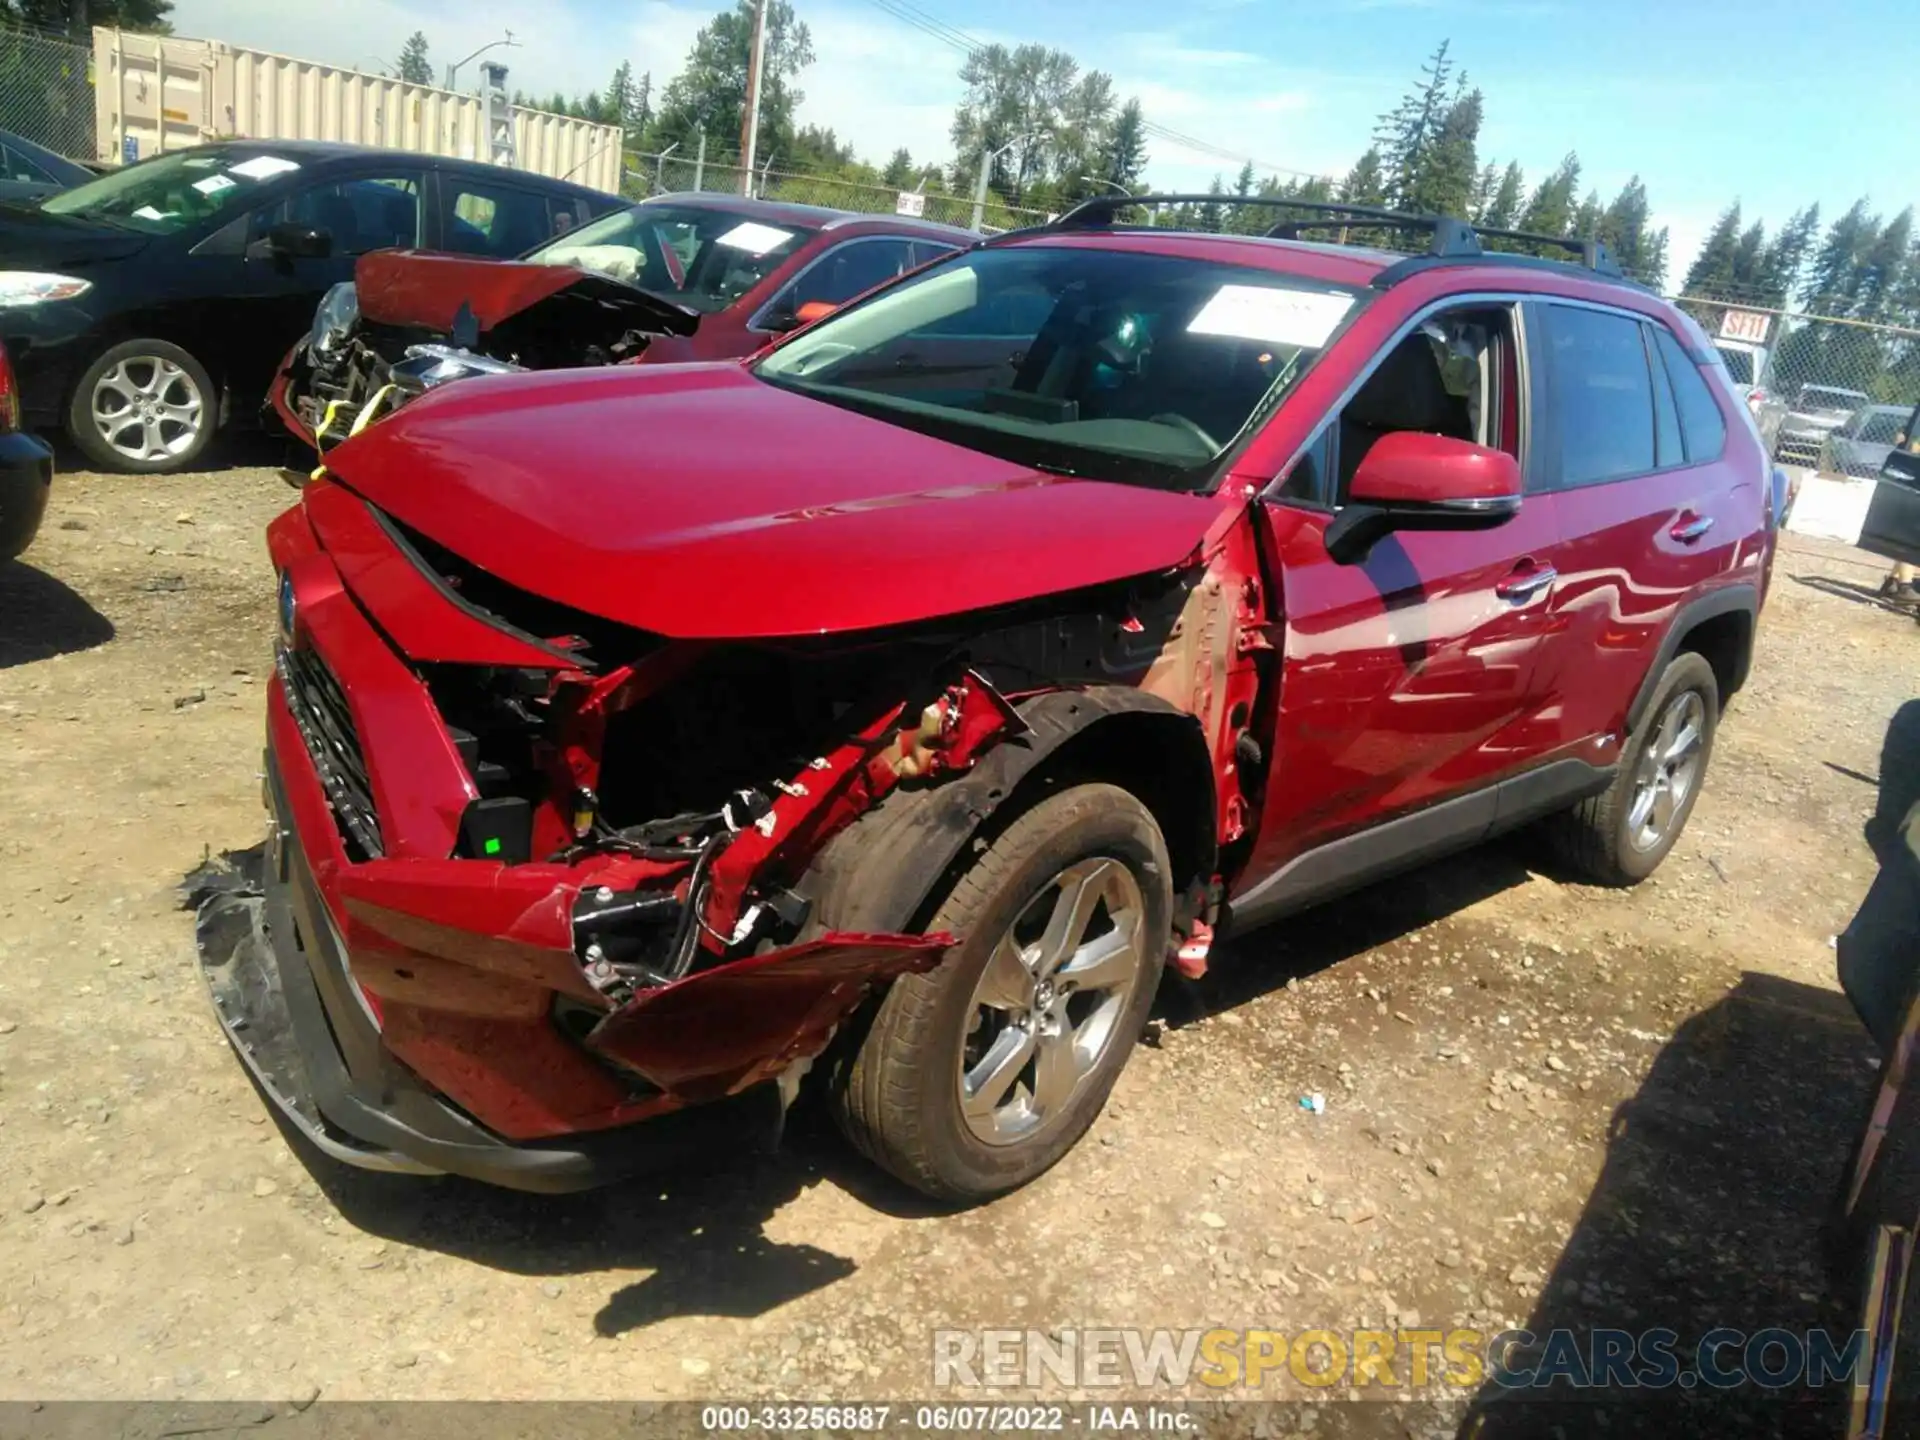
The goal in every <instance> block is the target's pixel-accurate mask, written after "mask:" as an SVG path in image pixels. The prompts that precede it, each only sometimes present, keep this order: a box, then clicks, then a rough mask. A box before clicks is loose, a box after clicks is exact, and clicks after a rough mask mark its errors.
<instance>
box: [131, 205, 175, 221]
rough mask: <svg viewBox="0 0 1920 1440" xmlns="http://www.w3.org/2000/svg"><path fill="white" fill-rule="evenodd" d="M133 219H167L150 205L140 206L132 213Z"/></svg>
mask: <svg viewBox="0 0 1920 1440" xmlns="http://www.w3.org/2000/svg"><path fill="white" fill-rule="evenodd" d="M133 218H134V219H136V220H164V219H166V218H167V217H166V216H164V215H162V214H161V213H160V212H159V211H158V210H156V209H154V208H153V207H152V206H151V205H142V206H141V207H140V208H139V209H138V210H136V211H134V212H133Z"/></svg>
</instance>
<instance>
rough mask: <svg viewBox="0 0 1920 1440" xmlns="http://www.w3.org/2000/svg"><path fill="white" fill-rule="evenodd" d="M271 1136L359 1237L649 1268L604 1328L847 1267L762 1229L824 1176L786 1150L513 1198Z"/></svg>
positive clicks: (490, 1262)
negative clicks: (384, 1169) (392, 1171)
mask: <svg viewBox="0 0 1920 1440" xmlns="http://www.w3.org/2000/svg"><path fill="white" fill-rule="evenodd" d="M275 1120H276V1123H277V1122H278V1116H277V1114H276V1115H275ZM281 1133H282V1134H283V1135H285V1136H287V1140H288V1144H289V1145H291V1146H293V1147H294V1149H295V1150H296V1152H297V1153H298V1154H299V1156H300V1158H301V1160H302V1162H303V1163H304V1164H305V1165H306V1167H307V1169H308V1171H309V1172H310V1173H311V1174H312V1175H313V1177H314V1179H315V1180H316V1181H317V1182H318V1183H319V1185H320V1188H321V1189H322V1190H324V1191H325V1192H326V1195H327V1198H328V1199H329V1200H331V1201H332V1202H333V1204H334V1205H335V1206H336V1207H337V1208H338V1209H339V1211H340V1213H341V1215H342V1216H344V1217H345V1218H346V1220H347V1221H348V1223H350V1224H352V1225H354V1226H355V1227H357V1228H358V1229H361V1230H364V1231H366V1232H367V1233H368V1234H371V1235H377V1236H379V1237H381V1238H382V1239H386V1240H391V1241H394V1242H395V1243H396V1244H400V1245H410V1246H417V1247H419V1248H420V1249H423V1250H437V1251H440V1252H441V1253H443V1254H447V1255H455V1256H458V1257H459V1258H461V1259H463V1260H471V1261H473V1262H474V1263H476V1264H480V1265H487V1266H491V1267H493V1268H494V1269H498V1270H507V1271H511V1272H513V1273H514V1274H518V1275H550V1276H554V1277H556V1278H560V1277H565V1276H568V1275H585V1276H590V1277H593V1278H591V1279H590V1280H589V1281H588V1283H590V1284H593V1285H596V1286H597V1285H599V1284H602V1283H604V1282H603V1281H602V1280H601V1279H600V1278H599V1273H598V1272H602V1271H608V1270H614V1271H619V1270H648V1271H651V1272H652V1273H651V1274H649V1275H647V1276H646V1277H645V1278H643V1279H639V1280H635V1281H634V1282H632V1283H631V1284H627V1285H623V1286H620V1287H619V1288H617V1289H615V1290H614V1291H613V1292H612V1293H611V1294H610V1295H609V1296H608V1297H607V1299H606V1302H605V1303H604V1304H603V1305H602V1306H601V1308H600V1310H599V1312H598V1314H596V1315H595V1316H594V1328H595V1329H596V1330H597V1331H598V1332H599V1333H600V1334H602V1335H619V1334H622V1333H624V1332H626V1331H629V1330H637V1329H642V1328H644V1327H646V1326H648V1325H652V1324H655V1323H657V1322H659V1321H661V1320H666V1319H670V1318H672V1317H674V1316H676V1315H716V1316H727V1317H731V1318H745V1317H750V1316H754V1315H760V1314H763V1313H765V1312H766V1311H768V1310H771V1309H772V1308H774V1307H775V1306H777V1305H784V1304H786V1303H787V1302H788V1301H790V1300H794V1299H797V1298H799V1297H800V1296H802V1295H806V1294H808V1293H810V1292H812V1291H814V1290H819V1289H821V1288H823V1287H825V1286H827V1285H831V1284H833V1283H834V1282H835V1281H836V1280H843V1279H845V1278H846V1277H847V1276H849V1275H851V1274H852V1273H853V1271H854V1268H855V1267H854V1263H853V1261H851V1260H849V1259H847V1258H845V1257H844V1256H840V1255H835V1254H833V1253H831V1252H830V1251H827V1250H822V1249H820V1248H819V1247H818V1246H815V1245H810V1244H806V1243H804V1242H800V1243H793V1244H787V1243H783V1242H781V1241H777V1240H773V1239H770V1238H769V1237H768V1236H767V1235H766V1233H765V1231H764V1229H763V1227H764V1225H765V1223H766V1220H767V1218H768V1217H769V1216H771V1215H772V1214H773V1213H774V1212H775V1211H776V1210H778V1209H779V1208H780V1207H781V1206H783V1205H785V1204H786V1203H787V1202H788V1201H789V1200H792V1199H793V1198H794V1197H795V1196H797V1195H799V1194H800V1193H801V1191H803V1190H805V1189H807V1188H808V1187H809V1186H811V1185H814V1184H817V1183H818V1182H819V1181H820V1179H821V1176H820V1172H819V1170H818V1169H817V1167H815V1166H812V1165H809V1164H807V1163H806V1160H805V1157H804V1156H801V1155H796V1154H794V1153H793V1152H792V1151H791V1150H790V1149H788V1150H783V1151H782V1152H781V1153H780V1154H777V1155H773V1156H766V1157H757V1158H754V1159H752V1160H745V1161H742V1162H741V1163H740V1164H738V1165H727V1166H716V1167H713V1168H709V1169H680V1170H675V1171H673V1172H671V1173H669V1174H666V1175H661V1176H658V1177H654V1178H651V1179H637V1180H629V1181H626V1182H624V1183H622V1184H619V1185H616V1186H612V1187H610V1188H608V1189H605V1190H594V1191H589V1192H586V1193H584V1194H578V1195H523V1194H520V1193H518V1192H515V1191H511V1190H499V1189H495V1188H493V1187H492V1186H487V1185H480V1184H475V1183H473V1182H471V1181H467V1180H460V1179H455V1178H451V1177H449V1178H443V1179H419V1178H416V1177H408V1176H397V1175H378V1174H371V1173H369V1172H366V1171H362V1170H356V1169H353V1168H352V1167H350V1166H345V1165H341V1164H339V1163H337V1162H335V1161H332V1160H329V1159H328V1158H327V1157H325V1156H323V1155H320V1154H318V1153H317V1152H315V1151H314V1150H313V1149H312V1148H311V1147H310V1146H308V1145H307V1144H306V1142H305V1141H304V1140H302V1139H301V1138H300V1137H299V1136H297V1135H295V1134H292V1133H291V1132H290V1131H289V1130H288V1129H287V1128H286V1127H284V1126H283V1127H282V1130H281ZM382 1263H384V1264H387V1265H392V1264H395V1263H400V1264H404V1263H405V1261H404V1258H400V1259H398V1260H397V1261H396V1259H394V1258H391V1257H390V1258H388V1259H386V1260H384V1261H383V1262H382Z"/></svg>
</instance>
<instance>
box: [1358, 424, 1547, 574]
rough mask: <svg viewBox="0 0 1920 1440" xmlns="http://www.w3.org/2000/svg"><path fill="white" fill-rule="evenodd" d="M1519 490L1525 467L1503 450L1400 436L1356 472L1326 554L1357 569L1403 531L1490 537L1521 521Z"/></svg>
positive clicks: (1418, 434)
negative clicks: (1382, 543) (1492, 531)
mask: <svg viewBox="0 0 1920 1440" xmlns="http://www.w3.org/2000/svg"><path fill="white" fill-rule="evenodd" d="M1520 490H1521V482H1520V464H1519V462H1518V461H1517V460H1515V459H1514V458H1513V456H1511V455H1509V454H1507V453H1506V452H1505V451H1504V450H1493V449H1489V448H1488V447H1487V446H1485V445H1475V444H1473V443H1472V442H1471V441H1467V440H1455V439H1452V438H1451V437H1449V436H1445V435H1429V434H1426V433H1425V432H1423V431H1418V430H1396V431H1394V432H1392V433H1391V434H1387V435H1383V436H1381V437H1380V438H1379V439H1378V440H1376V441H1374V443H1373V447H1372V448H1371V449H1370V450H1368V451H1367V454H1366V458H1365V459H1363V460H1362V461H1361V462H1360V465H1359V468H1358V469H1357V470H1355V471H1354V476H1353V483H1352V485H1351V486H1350V487H1349V489H1348V492H1347V500H1346V504H1345V505H1343V506H1342V507H1341V509H1340V513H1339V514H1338V515H1336V516H1335V517H1334V519H1333V521H1332V523H1331V524H1329V525H1328V526H1327V530H1326V537H1325V538H1326V546H1327V554H1328V555H1330V556H1331V557H1332V558H1333V559H1334V561H1335V562H1336V563H1338V564H1341V565H1354V564H1358V563H1359V562H1360V561H1362V560H1365V559H1366V558H1367V555H1368V554H1369V553H1370V552H1371V551H1372V549H1373V547H1374V546H1375V545H1376V544H1378V543H1379V542H1380V541H1381V540H1383V539H1384V538H1386V536H1388V535H1390V534H1392V533H1393V532H1394V531H1396V530H1490V529H1492V528H1493V527H1494V526H1496V525H1503V524H1505V523H1506V522H1507V521H1508V520H1511V519H1512V518H1513V517H1514V516H1515V515H1516V514H1518V513H1519V510H1520Z"/></svg>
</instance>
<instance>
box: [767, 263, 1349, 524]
mask: <svg viewBox="0 0 1920 1440" xmlns="http://www.w3.org/2000/svg"><path fill="white" fill-rule="evenodd" d="M1356 298H1357V297H1356V295H1355V292H1353V291H1351V290H1347V289H1341V288H1338V287H1334V286H1330V285H1325V284H1321V283H1318V282H1314V281H1308V280H1304V279H1301V278H1300V277H1298V276H1291V275H1282V274H1276V273H1274V272H1272V271H1267V270H1253V269H1242V268H1240V267H1237V266H1228V265H1221V264H1216V263H1212V262H1209V261H1204V260H1190V259H1184V258H1179V257H1174V256H1166V255H1143V254H1136V253H1131V252H1127V251H1114V250H1084V249H1078V248H1073V247H1067V246H1059V247H1050V246H1038V245H1020V246H1008V247H1005V248H997V247H996V248H988V249H982V250H973V251H967V252H964V253H963V254H961V255H960V256H958V257H956V258H955V259H953V260H950V261H947V262H945V263H942V264H939V265H936V266H935V267H934V268H932V269H931V270H927V271H923V272H921V274H920V275H919V276H917V277H915V278H913V279H909V280H904V281H902V282H901V283H899V284H898V285H894V286H891V287H890V288H888V289H886V290H884V291H882V292H880V293H879V294H877V295H875V296H874V297H873V298H872V299H870V300H867V301H865V302H863V303H860V304H856V305H854V306H852V307H850V308H849V309H847V310H844V311H842V312H841V313H839V314H837V315H835V316H832V317H831V318H829V319H827V320H825V321H822V322H821V323H820V324H818V325H815V326H813V327H812V328H811V329H809V330H806V331H805V332H803V333H802V334H800V335H799V336H797V337H796V338H794V339H793V340H792V341H790V342H788V343H787V344H785V345H782V346H780V347H779V348H778V349H776V350H774V351H773V353H771V354H770V355H768V356H767V357H766V358H765V359H764V360H762V361H761V362H760V363H759V364H758V365H757V366H755V367H754V373H756V374H757V375H759V376H760V378H762V379H763V380H768V381H771V382H773V383H774V384H777V385H781V386H783V387H786V388H788V389H792V390H797V391H799V392H801V393H803V394H806V395H811V396H814V397H816V398H818V399H821V400H825V401H827V402H829V403H832V404H838V405H844V406H847V407H848V408H851V409H856V410H860V411H862V412H863V413H866V414H870V415H873V416H874V417H875V418H877V419H881V420H885V421H887V422H889V423H891V424H895V425H902V426H905V427H907V428H909V429H915V430H922V431H925V432H926V433H929V434H935V435H939V436H940V437H941V438H943V439H947V440H951V441H954V442H955V443H957V444H961V445H966V446H969V447H971V448H973V449H977V450H983V451H986V452H988V453H990V454H995V455H1000V456H1003V457H1004V458H1007V459H1010V460H1013V461H1015V462H1016V463H1019V464H1025V465H1033V466H1036V467H1038V468H1042V469H1052V470H1057V471H1063V472H1065V473H1069V474H1085V475H1088V476H1091V477H1093V478H1096V479H1109V480H1135V481H1140V482H1143V483H1148V484H1155V485H1163V486H1167V487H1169V488H1176V489H1194V488H1198V487H1200V486H1202V485H1204V484H1205V483H1206V481H1207V479H1208V477H1209V475H1210V473H1211V470H1212V468H1213V463H1214V462H1215V461H1216V460H1217V459H1218V458H1219V457H1220V455H1221V454H1222V452H1223V451H1225V450H1226V448H1227V447H1228V446H1229V445H1231V444H1232V443H1233V441H1234V437H1235V436H1236V435H1238V434H1239V433H1240V431H1241V430H1242V429H1243V428H1245V427H1246V426H1247V425H1248V424H1249V423H1250V422H1251V421H1252V420H1253V419H1254V418H1255V417H1256V416H1260V415H1264V414H1265V413H1267V412H1268V411H1269V410H1270V409H1271V408H1272V406H1273V405H1274V404H1275V403H1276V402H1277V401H1278V400H1279V398H1280V396H1281V395H1283V394H1284V393H1285V392H1286V391H1287V390H1288V389H1289V388H1290V387H1291V386H1292V385H1293V384H1295V383H1296V382H1297V381H1298V380H1299V378H1300V376H1301V375H1302V374H1304V373H1305V371H1306V369H1307V367H1308V366H1309V365H1311V364H1312V362H1313V360H1314V358H1315V357H1316V356H1318V355H1319V353H1320V351H1321V348H1322V347H1323V346H1324V345H1325V344H1326V342H1327V339H1328V337H1329V336H1330V335H1331V334H1332V333H1333V330H1334V328H1335V327H1336V326H1337V325H1338V324H1339V323H1340V321H1341V319H1342V317H1344V316H1345V315H1346V314H1347V312H1348V311H1349V310H1350V309H1352V308H1353V305H1354V303H1355V300H1356Z"/></svg>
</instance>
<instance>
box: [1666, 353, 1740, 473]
mask: <svg viewBox="0 0 1920 1440" xmlns="http://www.w3.org/2000/svg"><path fill="white" fill-rule="evenodd" d="M1653 334H1654V342H1655V344H1656V345H1657V346H1658V347H1659V351H1660V358H1661V360H1662V361H1663V362H1665V364H1666V367H1667V378H1668V379H1669V380H1671V381H1672V382H1673V399H1674V403H1675V404H1676V405H1677V406H1679V408H1680V433H1681V436H1682V438H1683V439H1684V440H1685V442H1686V447H1687V463H1688V464H1689V465H1704V464H1706V463H1707V462H1708V461H1709V460H1717V459H1719V458H1720V452H1721V451H1722V450H1724V449H1726V447H1727V422H1726V418H1725V417H1724V416H1723V415H1721V413H1720V406H1719V405H1718V404H1717V403H1715V401H1714V398H1713V391H1712V390H1710V389H1709V388H1708V387H1707V378H1706V376H1704V375H1702V374H1701V373H1700V367H1699V366H1698V365H1696V364H1694V363H1693V360H1692V358H1691V357H1690V356H1689V355H1688V354H1687V352H1686V351H1685V350H1683V349H1681V348H1680V342H1679V341H1678V340H1676V339H1674V338H1673V333H1672V332H1671V331H1670V330H1668V329H1667V327H1666V326H1664V325H1660V324H1655V325H1654V326H1653Z"/></svg>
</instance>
